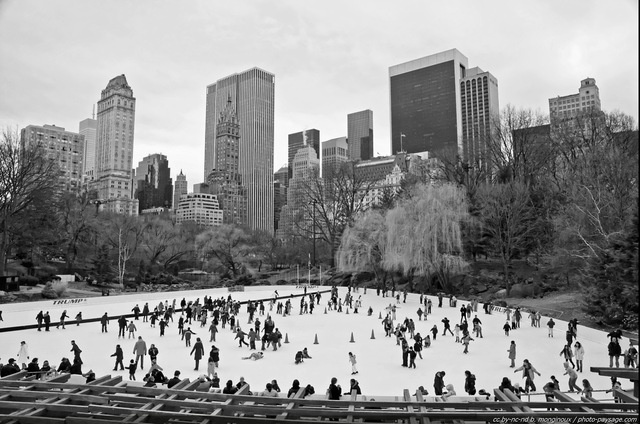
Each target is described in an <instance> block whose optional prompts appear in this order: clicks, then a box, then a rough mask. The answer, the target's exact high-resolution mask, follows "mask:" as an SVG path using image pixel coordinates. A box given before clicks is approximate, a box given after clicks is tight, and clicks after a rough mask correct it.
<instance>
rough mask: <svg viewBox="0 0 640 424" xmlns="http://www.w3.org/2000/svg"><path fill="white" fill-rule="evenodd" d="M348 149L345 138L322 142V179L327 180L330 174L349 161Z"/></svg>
mask: <svg viewBox="0 0 640 424" xmlns="http://www.w3.org/2000/svg"><path fill="white" fill-rule="evenodd" d="M348 149H349V147H348V145H347V138H346V137H338V138H332V139H331V140H327V141H323V142H322V178H327V176H328V175H329V173H330V172H332V171H334V170H336V169H337V168H338V167H340V166H341V164H343V163H345V162H348V161H349V152H348Z"/></svg>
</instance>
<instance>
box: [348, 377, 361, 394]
mask: <svg viewBox="0 0 640 424" xmlns="http://www.w3.org/2000/svg"><path fill="white" fill-rule="evenodd" d="M354 390H355V391H356V394H359V395H361V394H362V390H361V389H360V383H358V380H356V379H355V378H352V379H351V381H350V382H349V392H347V393H345V396H348V395H350V394H351V393H353V391H354Z"/></svg>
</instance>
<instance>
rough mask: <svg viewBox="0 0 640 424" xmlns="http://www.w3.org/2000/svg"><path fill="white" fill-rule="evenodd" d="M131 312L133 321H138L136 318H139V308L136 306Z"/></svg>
mask: <svg viewBox="0 0 640 424" xmlns="http://www.w3.org/2000/svg"><path fill="white" fill-rule="evenodd" d="M131 312H133V319H135V320H138V317H139V316H140V307H139V306H138V305H136V306H134V307H133V309H132V310H131Z"/></svg>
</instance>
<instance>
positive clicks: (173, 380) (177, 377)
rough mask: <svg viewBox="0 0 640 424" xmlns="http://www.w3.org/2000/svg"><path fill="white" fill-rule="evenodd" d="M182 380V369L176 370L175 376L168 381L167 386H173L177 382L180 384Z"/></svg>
mask: <svg viewBox="0 0 640 424" xmlns="http://www.w3.org/2000/svg"><path fill="white" fill-rule="evenodd" d="M180 381H182V380H180V371H176V372H174V373H173V378H172V379H171V380H169V381H167V388H169V389H170V388H172V387H173V386H175V385H176V384H178V383H179V382H180Z"/></svg>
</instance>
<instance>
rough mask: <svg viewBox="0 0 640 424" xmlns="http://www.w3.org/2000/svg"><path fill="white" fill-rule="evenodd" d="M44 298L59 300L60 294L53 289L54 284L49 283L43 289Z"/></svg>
mask: <svg viewBox="0 0 640 424" xmlns="http://www.w3.org/2000/svg"><path fill="white" fill-rule="evenodd" d="M42 297H43V298H45V299H57V298H58V293H56V291H55V290H54V289H53V283H52V282H51V281H48V282H47V284H45V285H44V288H43V289H42Z"/></svg>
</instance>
